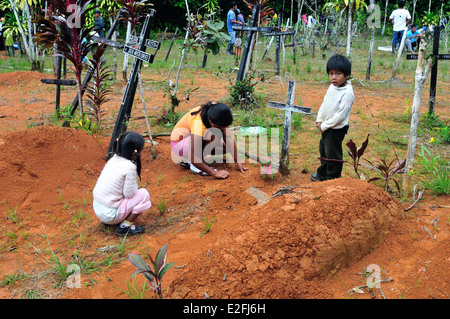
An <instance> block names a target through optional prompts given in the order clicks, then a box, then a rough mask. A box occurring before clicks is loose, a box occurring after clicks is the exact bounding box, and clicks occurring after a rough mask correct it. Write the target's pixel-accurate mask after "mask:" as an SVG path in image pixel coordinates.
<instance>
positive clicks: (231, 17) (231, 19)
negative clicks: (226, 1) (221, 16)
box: [227, 1, 243, 54]
mask: <svg viewBox="0 0 450 319" xmlns="http://www.w3.org/2000/svg"><path fill="white" fill-rule="evenodd" d="M236 9H237V3H236V1H231V2H230V10H229V11H228V14H227V28H228V34H229V35H230V37H231V40H230V42H229V43H228V48H227V54H235V53H234V52H233V46H234V41H235V40H236V31H234V30H233V25H235V24H240V25H243V23H242V22H240V21H237V20H236V14H235V10H236Z"/></svg>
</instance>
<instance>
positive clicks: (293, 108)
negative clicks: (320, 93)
mask: <svg viewBox="0 0 450 319" xmlns="http://www.w3.org/2000/svg"><path fill="white" fill-rule="evenodd" d="M294 92H295V81H289V87H288V94H287V101H286V103H280V102H273V101H269V102H268V104H267V107H270V108H274V109H280V110H284V111H285V112H284V128H283V140H282V142H281V157H280V169H279V170H280V173H281V174H282V175H286V174H288V173H289V168H288V165H289V138H290V135H291V121H292V112H298V113H302V114H311V108H310V107H305V106H298V105H294Z"/></svg>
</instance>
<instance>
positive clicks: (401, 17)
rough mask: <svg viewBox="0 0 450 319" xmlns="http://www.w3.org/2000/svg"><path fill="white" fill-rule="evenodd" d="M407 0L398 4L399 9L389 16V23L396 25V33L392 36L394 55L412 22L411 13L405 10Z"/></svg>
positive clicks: (402, 0)
mask: <svg viewBox="0 0 450 319" xmlns="http://www.w3.org/2000/svg"><path fill="white" fill-rule="evenodd" d="M404 6H405V0H400V1H399V2H398V9H396V10H394V11H392V13H391V15H390V16H389V22H391V23H394V29H393V30H394V32H393V34H392V54H394V53H395V50H396V49H397V46H398V45H399V44H400V42H401V41H402V38H403V32H405V29H406V26H407V25H408V24H409V23H410V22H411V15H410V14H409V11H408V10H406V9H404Z"/></svg>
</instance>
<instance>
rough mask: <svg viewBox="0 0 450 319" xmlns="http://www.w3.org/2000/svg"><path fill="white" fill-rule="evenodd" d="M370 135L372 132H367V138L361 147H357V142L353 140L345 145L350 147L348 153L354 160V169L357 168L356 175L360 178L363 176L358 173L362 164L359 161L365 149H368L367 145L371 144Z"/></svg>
mask: <svg viewBox="0 0 450 319" xmlns="http://www.w3.org/2000/svg"><path fill="white" fill-rule="evenodd" d="M369 136H370V134H367V138H366V140H365V141H364V143H362V145H361V147H359V148H357V147H356V144H355V142H353V141H352V140H349V141H348V142H347V143H346V144H345V145H347V147H348V155H350V158H351V159H352V160H353V163H352V165H353V169H354V170H355V173H356V176H358V178H361V176H360V175H359V173H358V166H360V164H359V161H360V160H361V157H362V156H363V154H364V151H365V150H366V147H367V145H368V144H369Z"/></svg>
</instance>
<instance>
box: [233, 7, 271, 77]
mask: <svg viewBox="0 0 450 319" xmlns="http://www.w3.org/2000/svg"><path fill="white" fill-rule="evenodd" d="M260 8H261V5H260V4H259V3H257V4H255V6H254V7H253V13H252V19H251V21H250V25H249V26H241V25H237V26H233V27H232V28H233V30H235V31H248V33H247V39H246V40H245V46H244V50H243V51H242V58H241V64H240V66H239V71H238V74H237V77H236V83H237V82H238V81H240V82H242V81H243V80H244V79H245V75H246V73H247V70H248V68H249V66H250V60H251V57H252V52H253V42H254V40H255V36H256V33H257V32H272V29H273V28H272V27H258V26H257V24H258V19H259V11H260Z"/></svg>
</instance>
